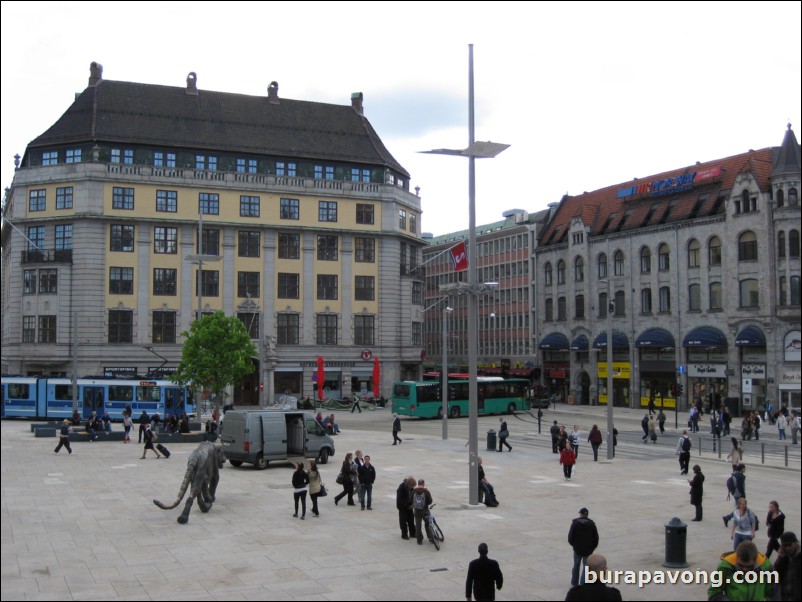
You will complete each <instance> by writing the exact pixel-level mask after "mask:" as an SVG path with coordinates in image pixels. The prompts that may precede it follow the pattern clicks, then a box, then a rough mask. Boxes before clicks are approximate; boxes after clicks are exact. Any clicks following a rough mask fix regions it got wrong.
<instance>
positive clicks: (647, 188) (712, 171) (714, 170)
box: [616, 165, 721, 199]
mask: <svg viewBox="0 0 802 602" xmlns="http://www.w3.org/2000/svg"><path fill="white" fill-rule="evenodd" d="M719 175H721V166H720V165H719V166H716V167H708V168H707V169H700V170H699V171H692V172H690V173H685V174H681V175H678V176H672V177H670V178H661V179H659V180H653V181H651V182H643V183H642V184H634V185H632V186H628V187H627V188H622V189H621V190H619V191H618V192H617V193H616V198H619V199H625V198H628V197H631V196H642V195H649V196H663V195H666V194H675V193H677V192H682V191H684V190H690V189H691V188H693V187H694V186H696V185H697V184H699V183H700V182H704V181H705V180H711V179H713V178H717V177H718V176H719Z"/></svg>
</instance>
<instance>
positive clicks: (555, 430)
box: [549, 420, 560, 454]
mask: <svg viewBox="0 0 802 602" xmlns="http://www.w3.org/2000/svg"><path fill="white" fill-rule="evenodd" d="M549 433H550V434H551V453H553V454H558V453H560V451H559V450H558V449H557V446H558V444H559V443H560V427H559V426H558V425H557V421H556V420H555V421H554V424H552V425H551V428H550V429H549Z"/></svg>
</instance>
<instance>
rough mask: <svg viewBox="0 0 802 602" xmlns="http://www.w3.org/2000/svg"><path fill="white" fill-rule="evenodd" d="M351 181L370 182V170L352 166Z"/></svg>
mask: <svg viewBox="0 0 802 602" xmlns="http://www.w3.org/2000/svg"><path fill="white" fill-rule="evenodd" d="M351 181H352V182H370V170H369V169H360V168H358V167H352V168H351Z"/></svg>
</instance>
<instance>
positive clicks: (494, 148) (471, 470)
mask: <svg viewBox="0 0 802 602" xmlns="http://www.w3.org/2000/svg"><path fill="white" fill-rule="evenodd" d="M509 146H510V145H509V144H498V143H496V142H476V141H475V139H474V99H473V44H468V148H464V149H461V150H460V149H448V148H441V149H435V150H430V151H424V152H426V153H429V154H434V155H453V156H457V157H467V158H468V249H469V250H468V266H469V267H468V284H469V285H470V287H471V289H472V290H471V294H469V296H468V325H469V327H468V418H469V420H468V450H469V452H468V455H469V459H468V477H469V478H468V482H469V489H470V491H469V499H468V503H469V504H471V505H477V504H478V503H479V463H478V457H479V422H478V413H479V388H478V381H477V372H476V363H477V355H478V352H477V335H476V318H477V313H478V312H477V307H476V290H475V288H476V268H477V266H476V263H475V262H476V257H477V254H476V161H475V160H476V159H477V158H479V159H481V158H487V159H492V158H493V157H495V156H496V155H498V154H499V153H501V152H503V151H505V150H506V149H508V148H509Z"/></svg>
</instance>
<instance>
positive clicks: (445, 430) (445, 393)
mask: <svg viewBox="0 0 802 602" xmlns="http://www.w3.org/2000/svg"><path fill="white" fill-rule="evenodd" d="M452 311H454V309H453V308H451V307H448V306H446V307H444V308H443V353H442V354H441V355H442V357H443V368H442V370H441V372H440V382H441V384H442V385H443V441H445V440H446V439H448V314H450V313H451V312H452Z"/></svg>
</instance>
